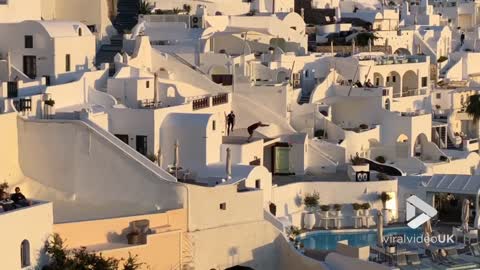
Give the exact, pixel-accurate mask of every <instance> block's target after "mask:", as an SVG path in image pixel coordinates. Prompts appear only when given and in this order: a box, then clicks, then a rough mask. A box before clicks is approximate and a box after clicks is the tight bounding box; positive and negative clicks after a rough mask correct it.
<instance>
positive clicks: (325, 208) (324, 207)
mask: <svg viewBox="0 0 480 270" xmlns="http://www.w3.org/2000/svg"><path fill="white" fill-rule="evenodd" d="M320 209H321V210H322V214H323V216H324V217H328V211H330V205H328V204H324V205H321V206H320Z"/></svg>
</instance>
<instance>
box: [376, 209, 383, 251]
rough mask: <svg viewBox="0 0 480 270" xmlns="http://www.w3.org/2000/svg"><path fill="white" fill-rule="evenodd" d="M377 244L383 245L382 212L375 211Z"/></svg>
mask: <svg viewBox="0 0 480 270" xmlns="http://www.w3.org/2000/svg"><path fill="white" fill-rule="evenodd" d="M377 246H379V247H383V214H382V211H378V212H377Z"/></svg>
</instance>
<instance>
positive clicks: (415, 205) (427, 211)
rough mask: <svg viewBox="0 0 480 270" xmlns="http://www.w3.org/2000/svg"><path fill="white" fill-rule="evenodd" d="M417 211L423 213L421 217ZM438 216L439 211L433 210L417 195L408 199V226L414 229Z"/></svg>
mask: <svg viewBox="0 0 480 270" xmlns="http://www.w3.org/2000/svg"><path fill="white" fill-rule="evenodd" d="M415 209H418V210H420V211H421V213H420V215H418V216H415V215H416V213H415V212H416V211H415ZM435 215H437V209H435V208H433V207H432V206H431V205H429V204H428V203H426V202H424V201H422V200H421V199H420V198H418V197H417V196H415V195H412V196H410V197H408V199H407V221H408V223H407V225H408V227H410V228H412V229H416V228H418V227H420V226H421V225H422V224H423V223H425V222H427V221H428V220H430V219H431V218H432V217H434V216H435Z"/></svg>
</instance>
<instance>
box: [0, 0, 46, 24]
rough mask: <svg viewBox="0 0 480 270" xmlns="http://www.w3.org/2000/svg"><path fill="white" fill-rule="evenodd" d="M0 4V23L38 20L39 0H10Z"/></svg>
mask: <svg viewBox="0 0 480 270" xmlns="http://www.w3.org/2000/svg"><path fill="white" fill-rule="evenodd" d="M7 2H8V4H6V5H0V23H9V22H21V21H24V20H40V17H41V0H10V1H7Z"/></svg>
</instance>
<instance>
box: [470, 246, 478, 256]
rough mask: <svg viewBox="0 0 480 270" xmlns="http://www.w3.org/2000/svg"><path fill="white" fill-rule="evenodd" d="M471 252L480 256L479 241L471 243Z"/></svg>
mask: <svg viewBox="0 0 480 270" xmlns="http://www.w3.org/2000/svg"><path fill="white" fill-rule="evenodd" d="M470 252H471V253H472V255H473V256H474V257H480V246H479V244H478V243H475V244H471V245H470Z"/></svg>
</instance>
